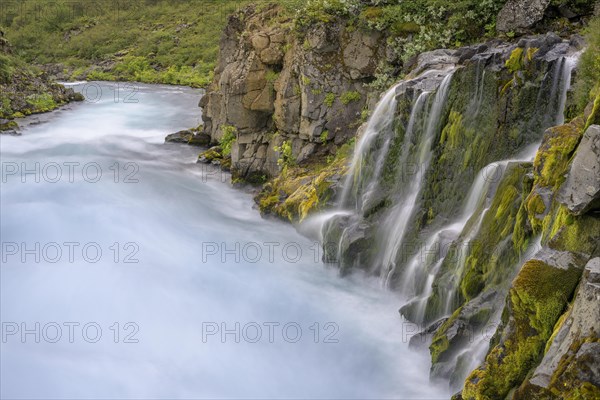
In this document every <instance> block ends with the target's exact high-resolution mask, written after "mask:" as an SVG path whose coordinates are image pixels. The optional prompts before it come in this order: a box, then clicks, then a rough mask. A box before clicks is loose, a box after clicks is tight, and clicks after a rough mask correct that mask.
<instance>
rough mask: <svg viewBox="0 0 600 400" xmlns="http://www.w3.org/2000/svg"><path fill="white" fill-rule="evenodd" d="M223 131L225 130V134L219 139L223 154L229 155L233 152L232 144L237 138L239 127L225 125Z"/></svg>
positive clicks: (222, 127)
mask: <svg viewBox="0 0 600 400" xmlns="http://www.w3.org/2000/svg"><path fill="white" fill-rule="evenodd" d="M221 131H222V132H223V136H221V140H219V145H220V146H221V152H222V154H223V156H224V157H227V156H228V155H230V154H231V146H232V145H233V142H235V140H236V139H237V129H236V127H235V126H232V125H223V126H221Z"/></svg>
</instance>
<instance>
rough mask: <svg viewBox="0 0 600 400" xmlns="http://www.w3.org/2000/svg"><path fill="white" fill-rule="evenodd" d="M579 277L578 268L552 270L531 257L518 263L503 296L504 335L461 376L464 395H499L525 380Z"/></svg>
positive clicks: (541, 354) (490, 396)
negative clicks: (480, 364) (505, 311)
mask: <svg viewBox="0 0 600 400" xmlns="http://www.w3.org/2000/svg"><path fill="white" fill-rule="evenodd" d="M580 276H581V269H579V268H576V267H570V268H568V269H560V268H554V267H552V266H550V265H548V264H546V263H544V262H543V261H540V260H536V259H534V260H530V261H528V262H526V263H525V264H524V265H523V268H522V270H521V272H520V273H519V275H518V276H517V278H515V280H514V282H513V287H512V288H511V290H510V292H509V296H508V306H509V308H510V311H511V317H512V318H511V320H510V321H509V327H508V328H507V329H505V332H507V334H506V337H504V338H503V341H502V342H501V343H500V344H498V345H496V346H495V347H494V348H493V349H492V350H491V351H490V353H489V354H488V356H487V357H486V361H485V364H484V366H483V367H481V368H479V369H477V370H475V371H473V372H472V373H471V375H470V376H469V377H468V378H467V380H466V382H465V388H464V390H463V397H464V398H465V399H496V398H504V397H505V396H506V395H507V394H508V393H509V391H510V390H511V389H513V388H514V387H515V386H516V385H518V384H519V383H520V382H522V381H523V380H524V379H525V377H526V376H527V373H528V372H529V370H530V369H531V368H533V367H534V366H535V365H537V363H538V362H539V360H540V358H541V357H542V356H543V350H544V347H545V345H546V342H547V341H548V339H549V338H550V336H551V335H552V332H553V328H554V326H555V324H556V322H557V320H558V319H559V317H560V316H561V314H562V312H563V310H564V309H565V307H566V305H567V303H568V301H569V300H570V298H571V296H572V294H573V291H574V290H575V287H576V286H577V283H578V282H579V279H580ZM557 283H560V284H557Z"/></svg>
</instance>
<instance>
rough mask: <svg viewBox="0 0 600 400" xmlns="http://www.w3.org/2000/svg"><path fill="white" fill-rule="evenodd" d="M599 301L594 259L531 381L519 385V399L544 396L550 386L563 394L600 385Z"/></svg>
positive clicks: (599, 263)
mask: <svg viewBox="0 0 600 400" xmlns="http://www.w3.org/2000/svg"><path fill="white" fill-rule="evenodd" d="M599 300H600V258H598V257H597V258H594V259H592V260H590V261H588V263H587V264H586V266H585V269H584V273H583V277H582V281H581V283H580V285H579V288H578V290H577V293H576V296H575V301H574V303H573V306H572V307H571V309H570V310H569V311H567V313H566V314H565V317H564V319H563V320H562V322H561V323H560V324H559V327H558V328H557V329H556V331H555V333H554V335H553V338H552V339H551V341H550V343H549V346H548V347H547V351H546V353H545V354H544V358H543V359H542V361H541V363H540V364H539V366H538V367H537V368H536V369H535V371H534V373H533V375H532V378H531V379H529V381H526V382H525V383H524V384H523V385H522V386H521V388H520V390H519V396H518V397H520V398H528V397H531V394H532V392H537V393H545V389H551V387H554V390H553V391H556V390H559V391H562V390H564V389H567V390H569V386H583V385H585V383H586V382H587V383H588V384H591V385H595V386H596V387H598V386H599V385H600V339H599V335H600V301H599ZM569 370H570V371H569ZM575 380H576V381H578V382H576V381H575ZM563 381H564V382H563Z"/></svg>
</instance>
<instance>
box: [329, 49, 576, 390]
mask: <svg viewBox="0 0 600 400" xmlns="http://www.w3.org/2000/svg"><path fill="white" fill-rule="evenodd" d="M513 49H514V47H503V48H502V47H500V48H498V49H491V50H490V51H489V52H486V53H483V54H477V55H476V56H474V57H473V59H472V60H471V61H470V62H469V63H467V64H464V65H461V66H457V65H455V64H451V63H450V64H449V63H448V62H446V63H445V64H444V63H443V62H442V65H445V67H443V68H441V67H440V64H435V63H431V65H432V69H430V70H425V72H423V73H421V75H419V76H418V77H416V78H411V79H410V80H406V81H403V82H401V83H399V84H396V85H394V86H393V87H392V88H391V89H390V90H389V91H388V92H387V93H386V94H385V95H384V96H383V97H382V100H381V101H380V102H379V104H378V105H377V108H376V110H375V112H374V113H373V116H372V117H371V119H370V120H369V121H368V125H367V127H366V131H365V133H364V134H363V136H362V138H361V140H360V142H359V144H358V146H357V148H356V151H355V154H354V158H353V160H352V164H351V167H350V172H349V174H348V176H347V178H346V180H345V182H344V187H343V193H342V197H341V201H340V207H339V209H338V210H336V211H333V212H330V213H329V214H327V218H325V221H324V222H323V225H322V226H323V229H322V235H321V237H322V238H323V241H324V242H329V243H332V242H333V243H335V244H336V245H335V251H334V252H333V253H332V254H333V255H334V257H333V258H334V259H337V261H338V262H339V264H340V268H341V270H342V271H346V270H347V268H349V267H360V268H362V269H365V270H367V271H369V272H370V273H372V274H375V275H378V276H379V277H380V279H381V281H382V283H383V284H384V286H386V287H395V288H397V289H399V291H400V292H401V293H402V294H403V295H404V296H405V297H406V299H407V300H406V303H405V305H404V306H403V307H402V310H401V313H402V314H403V315H404V316H405V317H406V318H407V319H408V320H409V321H411V322H415V323H420V324H429V323H432V322H435V321H436V320H437V319H439V318H441V317H444V316H448V315H450V314H452V313H453V312H454V311H455V310H456V309H457V308H458V307H459V306H461V304H460V302H461V301H463V300H464V299H463V298H462V297H461V295H460V293H459V291H460V290H459V289H460V285H461V280H462V279H464V274H465V273H466V271H467V265H470V264H468V260H469V254H470V253H469V252H470V251H471V250H470V249H469V247H470V243H471V242H472V241H476V240H479V236H480V234H481V231H482V230H483V229H484V228H486V229H488V230H489V227H487V225H485V226H483V225H484V221H487V220H488V219H486V215H487V214H489V213H488V211H489V210H490V209H491V207H492V201H493V200H494V196H495V194H496V191H497V190H498V189H499V187H500V185H501V183H502V181H503V180H504V179H505V178H506V177H507V176H511V175H510V174H508V171H509V169H510V170H511V171H514V170H515V168H526V167H524V166H523V167H521V166H519V165H521V164H523V163H529V162H531V160H532V159H533V157H534V156H535V154H536V151H537V149H538V147H539V145H540V143H541V139H542V135H543V132H544V131H545V129H547V128H548V127H550V126H552V125H554V124H560V123H563V122H564V112H565V107H566V104H567V98H568V90H569V87H570V81H571V75H572V71H573V68H574V67H575V65H576V63H577V59H578V56H579V53H578V52H576V51H574V50H573V48H572V47H570V46H569V44H568V43H566V42H563V43H559V44H557V45H556V47H555V48H554V52H548V51H546V52H545V53H544V54H538V56H537V57H538V58H537V59H536V62H537V64H536V65H535V68H536V69H535V72H531V71H529V72H528V73H535V74H537V75H536V77H535V78H531V82H534V84H533V85H530V84H529V83H527V84H526V85H523V84H522V82H521V81H520V80H519V79H515V78H514V77H512V78H513V81H512V83H511V85H512V86H510V87H509V89H508V90H509V91H508V92H506V91H502V92H501V91H499V90H498V88H499V87H508V86H507V83H506V82H507V79H509V80H510V79H511V76H510V75H508V74H507V73H506V71H505V70H503V66H504V61H505V60H503V59H502V58H501V57H498V56H499V54H503V55H504V57H507V56H508V55H509V54H510V52H511V51H512V50H513ZM540 53H542V52H541V51H540ZM560 54H563V55H562V56H561V55H560ZM440 68H441V69H440ZM499 71H500V72H499ZM507 75H508V76H507ZM498 105H500V107H498ZM511 108H512V109H511ZM511 113H512V114H511ZM470 130H471V131H470ZM460 135H462V138H461V137H460ZM469 135H471V136H469ZM465 137H469V138H470V140H471V142H469V141H466V142H463V143H461V145H462V146H464V147H463V148H456V147H454V148H453V146H455V143H460V140H464V138H465ZM490 137H491V138H492V139H490ZM438 141H439V142H438ZM486 141H487V142H486ZM446 143H451V144H449V145H448V144H446ZM465 147H466V148H465ZM449 151H453V152H454V153H457V155H458V156H455V154H454V153H453V154H449V153H445V152H449ZM476 151H477V152H478V153H475V152H476ZM463 155H464V156H463ZM475 157H478V158H475ZM448 160H451V161H452V162H454V164H450V161H448ZM500 160H502V161H500ZM446 161H447V162H448V163H449V164H450V165H449V166H450V167H454V168H455V169H456V170H455V171H447V170H440V169H441V168H444V167H440V164H441V163H443V162H446ZM456 162H459V163H460V164H458V165H457V164H456ZM441 165H443V164H441ZM484 165H486V166H485V167H483V168H482V166H484ZM415 166H416V172H414V169H415V168H414V167H415ZM408 167H411V168H412V170H411V168H408ZM467 167H469V168H471V171H478V173H477V174H476V175H475V176H473V175H470V176H469V174H468V173H467V172H465V171H467ZM409 170H410V171H411V172H413V173H412V174H407V171H409ZM407 175H409V176H408V179H406V178H407ZM440 181H441V183H440ZM470 182H472V184H471V185H470V188H469V186H467V185H468V184H469V183H470ZM438 187H439V188H440V190H441V188H443V189H446V190H449V194H448V195H447V196H448V198H446V197H447V196H446V192H436V191H435V190H437V188H438ZM467 188H469V189H468V191H467ZM440 193H443V195H440ZM463 193H464V195H463ZM436 201H437V203H436ZM440 203H442V204H441V205H440ZM432 204H433V205H435V206H436V207H437V208H434V211H437V212H441V215H436V214H435V213H434V214H431V211H432V208H431V206H432ZM428 207H429V208H428ZM430 215H433V217H431V216H430ZM486 224H487V222H486ZM485 232H487V231H485ZM499 240H500V242H499V244H498V246H505V245H506V244H507V243H508V244H509V245H510V246H512V244H511V240H510V236H509V237H503V238H500V239H499ZM415 243H417V244H421V245H420V246H417V248H412V251H411V248H410V245H412V244H415ZM532 246H534V247H535V246H536V243H531V244H530V245H529V247H528V248H527V249H526V253H530V251H529V250H530V249H531V248H532ZM407 247H408V250H407V254H404V253H405V248H407ZM457 247H458V248H460V251H458V252H456V251H455V250H456V248H457ZM449 249H452V250H453V251H454V254H453V256H454V258H452V259H451V260H449V259H448V257H447V255H448V254H449V252H448V250H449ZM407 255H408V257H407V259H404V256H407ZM363 257H364V258H363ZM511 257H514V256H511ZM517 257H518V258H519V260H518V264H519V265H520V264H522V262H523V261H524V260H525V258H523V257H522V255H521V254H518V255H517ZM512 262H513V258H510V259H507V260H506V262H505V264H506V265H505V266H503V268H504V270H503V271H505V272H503V273H506V275H510V274H511V273H513V272H515V271H512V272H511V271H509V270H510V269H511V268H512V267H511V265H512V264H510V263H512ZM509 264H510V265H509ZM469 268H471V267H469ZM516 268H517V266H516V264H515V267H514V268H513V269H515V270H516ZM441 278H443V279H441ZM509 281H510V277H509V278H508V279H507V280H506V282H509ZM503 290H504V289H502V288H500V287H498V288H497V290H493V291H492V292H486V293H485V296H487V297H485V298H484V299H483V300H481V299H480V300H481V301H484V302H486V304H488V305H489V304H493V306H491V307H492V309H493V310H495V311H494V312H492V313H491V314H490V315H489V321H491V322H493V321H496V320H497V318H498V317H499V312H496V311H498V309H501V308H502V304H503V293H504V296H505V292H503ZM475 304H476V303H475ZM474 307H476V305H474ZM486 351H487V342H486V343H483V342H477V343H471V344H470V345H466V346H465V347H464V348H463V349H462V350H461V351H459V352H458V353H457V354H454V355H453V360H450V362H453V363H458V362H459V360H462V361H460V362H461V371H460V372H456V374H455V376H454V378H456V379H455V381H456V382H459V381H460V379H461V378H464V376H463V375H462V374H464V373H466V372H468V371H466V372H465V365H466V368H467V369H471V368H472V367H474V366H475V365H476V364H477V363H479V362H480V361H481V359H482V357H483V355H484V354H485V352H486ZM466 359H469V360H470V362H467V361H468V360H467V361H465V360H466ZM467 364H468V365H467ZM444 368H448V367H444ZM449 368H453V367H449ZM446 371H447V370H446ZM432 374H433V371H432Z"/></svg>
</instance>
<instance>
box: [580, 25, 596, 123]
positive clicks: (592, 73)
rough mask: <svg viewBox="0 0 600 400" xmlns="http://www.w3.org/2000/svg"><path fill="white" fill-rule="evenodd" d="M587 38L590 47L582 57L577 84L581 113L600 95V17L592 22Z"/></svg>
mask: <svg viewBox="0 0 600 400" xmlns="http://www.w3.org/2000/svg"><path fill="white" fill-rule="evenodd" d="M585 36H586V40H587V43H588V47H587V49H586V50H585V52H584V53H583V54H582V55H581V59H580V61H579V68H578V72H577V81H576V82H575V101H576V104H577V108H578V110H579V112H582V111H583V109H584V108H585V106H586V105H587V104H588V103H589V102H590V101H591V100H592V99H594V98H595V97H597V96H598V95H599V94H600V17H596V18H593V19H592V20H591V21H590V24H589V26H588V27H587V29H586V30H585Z"/></svg>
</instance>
